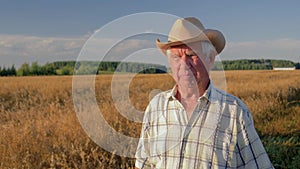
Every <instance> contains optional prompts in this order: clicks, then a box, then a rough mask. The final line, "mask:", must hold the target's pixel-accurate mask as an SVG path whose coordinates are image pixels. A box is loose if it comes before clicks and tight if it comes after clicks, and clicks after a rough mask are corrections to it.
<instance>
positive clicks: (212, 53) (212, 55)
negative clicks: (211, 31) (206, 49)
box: [209, 50, 217, 64]
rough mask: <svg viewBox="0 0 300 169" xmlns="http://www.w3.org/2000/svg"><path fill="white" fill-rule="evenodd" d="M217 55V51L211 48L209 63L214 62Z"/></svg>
mask: <svg viewBox="0 0 300 169" xmlns="http://www.w3.org/2000/svg"><path fill="white" fill-rule="evenodd" d="M216 56H217V51H216V50H211V51H210V55H209V63H210V64H214V62H215V58H216Z"/></svg>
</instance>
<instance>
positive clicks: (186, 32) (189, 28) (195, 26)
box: [168, 17, 205, 42]
mask: <svg viewBox="0 0 300 169" xmlns="http://www.w3.org/2000/svg"><path fill="white" fill-rule="evenodd" d="M204 30H205V28H204V26H203V25H202V23H201V22H200V21H199V20H198V19H197V18H194V17H189V18H184V19H177V20H176V21H175V23H174V24H173V26H172V28H171V30H170V32H169V37H168V41H169V42H174V41H184V40H187V39H191V38H195V37H197V36H200V34H201V33H203V31H204Z"/></svg>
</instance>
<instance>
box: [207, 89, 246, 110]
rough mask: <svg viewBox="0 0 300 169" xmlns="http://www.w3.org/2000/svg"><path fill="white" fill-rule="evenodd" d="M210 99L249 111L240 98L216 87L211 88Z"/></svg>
mask: <svg viewBox="0 0 300 169" xmlns="http://www.w3.org/2000/svg"><path fill="white" fill-rule="evenodd" d="M212 100H217V101H218V102H219V103H221V104H225V105H229V106H234V107H236V108H238V109H241V110H243V111H249V109H248V107H247V106H246V104H245V103H244V102H243V101H242V100H241V99H240V98H238V97H237V96H234V95H232V94H230V93H227V92H225V91H223V90H221V89H218V88H213V90H212Z"/></svg>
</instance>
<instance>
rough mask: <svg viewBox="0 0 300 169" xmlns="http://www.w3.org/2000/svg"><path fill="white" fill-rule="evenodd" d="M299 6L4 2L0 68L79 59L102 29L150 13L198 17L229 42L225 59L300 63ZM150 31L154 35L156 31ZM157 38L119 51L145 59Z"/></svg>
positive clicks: (0, 0)
mask: <svg viewBox="0 0 300 169" xmlns="http://www.w3.org/2000/svg"><path fill="white" fill-rule="evenodd" d="M299 6H300V1H296V0H290V1H279V0H272V1H271V0H268V1H267V0H265V1H258V0H253V1H238V0H231V1H229V0H228V1H216V0H211V1H200V0H192V1H181V2H180V1H178V2H175V1H171V0H165V1H162V0H160V1H155V0H153V1H141V0H128V1H116V0H110V1H96V0H95V1H92V0H86V1H82V0H81V1H80V0H72V1H67V0H59V1H58V0H26V1H17V0H0V23H1V26H0V66H1V67H3V66H4V67H5V66H11V65H13V64H14V65H15V66H16V67H19V66H20V65H21V64H23V63H32V62H38V63H40V64H45V63H47V62H53V61H61V60H76V59H78V57H79V56H80V53H82V51H83V48H84V47H85V46H88V45H86V44H87V42H88V40H90V39H91V38H93V36H94V35H95V33H97V32H98V33H99V32H100V34H101V33H102V32H101V31H97V30H99V29H100V30H101V29H102V28H103V27H105V26H106V27H109V26H111V25H112V24H111V23H112V22H113V23H115V22H116V21H120V18H124V17H126V16H131V15H134V14H141V13H145V12H148V13H149V12H152V13H160V14H166V15H172V16H178V17H189V16H194V17H197V18H198V19H200V20H201V22H202V23H203V24H204V26H205V27H206V28H210V29H217V30H219V31H221V32H222V33H223V34H224V36H225V38H226V47H225V49H224V51H223V52H222V53H221V54H220V55H219V57H220V59H221V60H234V59H283V60H291V61H294V62H300V33H299V30H300V22H299V21H300V19H299V16H300V10H299ZM148 19H149V18H146V19H145V20H142V21H139V22H138V25H130V26H131V27H126V25H122V24H121V25H120V27H118V28H117V29H116V30H114V29H111V32H112V34H113V32H121V33H125V32H126V29H128V30H131V29H132V30H134V28H135V27H141V26H143V25H144V24H145V23H148V22H149V21H148ZM121 20H122V19H121ZM155 23H157V24H153V26H155V27H158V28H159V26H162V27H164V28H162V29H165V27H166V25H164V23H165V22H164V19H163V18H161V19H160V18H156V21H155ZM107 25H108V26H107ZM123 26H124V29H121V28H123ZM127 26H128V25H127ZM155 30H157V29H155ZM123 31H124V32H123ZM145 31H150V32H151V31H152V28H151V29H149V30H145ZM155 35H156V34H153V37H151V38H149V37H147V38H144V39H141V38H140V39H138V38H137V39H135V38H134V37H133V36H132V37H130V39H129V41H130V43H119V44H120V45H119V46H122V47H123V48H126V49H129V48H131V49H132V48H135V49H136V50H135V51H134V54H133V55H135V54H137V53H140V54H143V53H144V52H141V51H143V50H142V49H143V48H145V49H147V47H149V46H151V45H152V46H151V47H153V46H154V47H155V42H154V40H155ZM100 36H101V35H100ZM94 37H95V36H94ZM107 38H108V39H105V41H109V40H111V39H109V38H111V37H107ZM114 42H117V41H114ZM153 44H154V45H153ZM98 45H100V46H101V47H102V48H103V50H101V51H105V49H104V46H105V44H103V46H102V45H101V43H99V44H98ZM100 46H98V48H101V47H100ZM106 47H107V46H106ZM152 50H157V49H152ZM114 52H115V53H114V54H116V55H130V54H129V53H128V51H125V50H120V51H119V53H116V52H118V50H116V51H114ZM153 53H154V52H153ZM134 58H136V57H134Z"/></svg>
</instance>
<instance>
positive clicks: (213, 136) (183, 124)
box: [135, 84, 273, 169]
mask: <svg viewBox="0 0 300 169" xmlns="http://www.w3.org/2000/svg"><path fill="white" fill-rule="evenodd" d="M176 92H177V88H176V86H175V87H174V88H173V90H169V91H166V92H162V93H160V94H158V95H157V96H155V97H154V98H153V99H152V100H151V102H150V104H149V105H148V107H147V109H146V111H145V115H144V122H143V127H142V132H141V137H140V140H139V144H138V147H137V151H136V164H135V165H136V167H137V168H140V169H142V168H166V169H179V168H184V169H195V168H251V169H252V168H273V166H272V164H271V162H270V160H269V157H268V155H267V154H266V151H265V149H264V147H263V145H262V143H261V140H260V139H259V137H258V135H257V133H256V131H255V128H254V125H253V120H252V116H251V113H250V112H249V110H248V108H247V107H246V106H245V105H244V104H243V103H242V101H241V100H239V99H238V98H236V97H234V96H232V95H229V94H227V93H225V92H223V91H220V90H219V89H217V88H215V87H214V86H213V85H212V84H210V86H209V88H208V89H207V91H206V92H205V94H204V95H203V96H201V97H200V98H199V99H198V104H197V106H196V108H195V110H194V112H193V114H192V116H191V118H190V119H189V120H188V118H187V116H186V112H185V109H184V107H183V106H182V105H181V103H180V102H179V101H178V100H177V99H176V98H175V94H176Z"/></svg>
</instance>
